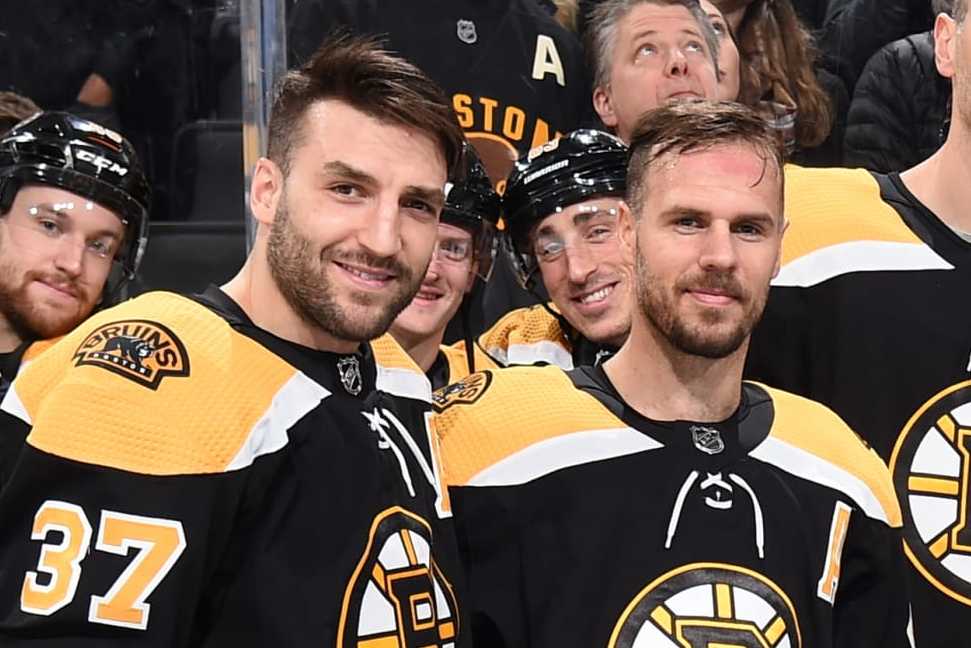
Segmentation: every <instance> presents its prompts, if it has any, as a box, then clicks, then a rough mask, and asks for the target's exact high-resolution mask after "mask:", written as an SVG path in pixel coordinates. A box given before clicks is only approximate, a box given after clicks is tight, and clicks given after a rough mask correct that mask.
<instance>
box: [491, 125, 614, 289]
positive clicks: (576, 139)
mask: <svg viewBox="0 0 971 648" xmlns="http://www.w3.org/2000/svg"><path fill="white" fill-rule="evenodd" d="M626 189H627V146H626V145H625V144H624V143H623V142H622V141H621V140H620V139H618V138H617V137H614V136H613V135H611V134H609V133H605V132H603V131H599V130H592V129H580V130H575V131H573V132H571V133H568V134H567V135H564V136H563V137H561V138H559V139H555V140H551V141H549V142H547V143H546V144H543V145H542V146H538V147H536V148H534V149H533V150H531V151H530V152H529V153H527V154H526V155H525V156H523V157H521V158H519V160H517V161H516V164H515V166H514V167H513V169H512V172H510V174H509V180H508V182H507V183H506V192H505V193H504V194H503V197H502V203H503V219H504V220H505V223H506V231H507V232H508V234H509V237H508V241H509V244H510V245H511V248H512V249H511V250H510V252H511V253H512V256H513V264H514V266H515V268H516V271H517V274H518V275H519V279H520V281H521V282H522V283H523V285H524V286H525V287H527V288H529V287H530V285H531V282H532V279H533V276H534V275H535V272H536V268H537V266H536V258H535V256H534V255H533V250H532V246H531V244H530V240H529V239H530V233H531V232H532V231H533V228H534V227H535V226H536V225H537V224H538V223H539V222H540V221H542V220H543V219H544V218H546V217H547V216H549V215H550V214H553V213H555V212H558V211H562V210H563V209H565V208H566V207H569V206H570V205H573V204H576V203H578V202H583V201H585V200H590V199H592V198H597V197H600V196H619V197H623V195H624V192H625V191H626Z"/></svg>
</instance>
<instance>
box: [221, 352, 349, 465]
mask: <svg viewBox="0 0 971 648" xmlns="http://www.w3.org/2000/svg"><path fill="white" fill-rule="evenodd" d="M328 396H330V392H329V391H327V389H326V388H324V387H323V386H322V385H320V384H318V383H316V382H314V381H313V380H311V379H310V378H308V377H307V376H306V375H304V374H303V373H302V372H299V371H298V372H297V373H295V374H294V375H293V377H292V378H290V380H288V381H287V382H285V383H284V384H283V386H282V387H281V388H280V391H278V392H277V393H276V395H275V396H274V397H273V400H272V401H270V406H269V408H268V409H267V410H266V412H264V413H263V416H261V417H260V419H259V420H258V421H257V422H256V424H255V425H254V426H253V427H252V428H251V429H250V432H249V434H248V435H247V436H246V440H245V441H243V444H242V445H241V446H240V448H239V450H238V451H237V452H236V456H235V457H233V459H232V461H230V462H229V465H228V466H226V470H227V471H230V470H239V469H241V468H246V467H247V466H250V465H252V463H253V461H255V460H256V458H257V457H260V456H263V455H267V454H271V453H274V452H276V451H277V450H279V449H280V448H282V447H284V446H285V445H286V444H287V442H288V441H289V436H288V434H287V433H288V431H289V430H290V428H292V427H293V426H294V424H296V422H297V421H299V420H300V419H302V418H303V417H304V416H306V415H307V414H308V413H309V412H310V411H311V410H313V409H314V408H316V407H317V406H318V405H320V402H321V401H323V400H324V399H325V398H327V397H328Z"/></svg>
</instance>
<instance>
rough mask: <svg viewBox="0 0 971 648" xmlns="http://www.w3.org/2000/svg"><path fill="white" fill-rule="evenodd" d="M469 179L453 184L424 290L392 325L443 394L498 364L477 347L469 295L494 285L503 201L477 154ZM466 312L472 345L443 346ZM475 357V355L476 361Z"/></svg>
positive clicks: (470, 153) (471, 158) (470, 160)
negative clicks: (476, 287) (480, 284)
mask: <svg viewBox="0 0 971 648" xmlns="http://www.w3.org/2000/svg"><path fill="white" fill-rule="evenodd" d="M465 161H466V168H465V170H464V175H463V176H462V177H461V178H459V179H456V180H455V181H454V182H450V183H449V184H448V187H447V192H446V196H445V207H444V208H443V209H442V217H441V220H440V222H439V224H438V239H437V242H436V244H435V253H434V255H433V256H432V262H431V263H430V264H429V266H428V271H427V272H426V273H425V279H424V281H422V284H421V288H420V289H419V291H418V294H417V295H415V298H414V299H412V300H411V303H410V304H409V305H408V307H407V308H405V309H404V310H403V311H401V314H400V315H398V317H397V318H396V319H395V321H394V323H393V324H392V325H391V334H392V335H393V336H394V337H395V339H396V340H397V341H398V343H399V344H401V346H402V347H403V348H404V350H405V351H407V352H408V354H409V355H410V356H411V357H412V359H413V360H414V361H415V362H417V363H418V365H419V366H420V367H421V369H422V371H424V372H425V374H426V375H427V376H428V379H429V380H430V381H431V383H432V389H439V388H441V387H444V386H445V385H447V384H448V383H450V382H455V381H456V380H459V379H460V378H464V377H466V376H467V375H469V373H471V372H473V371H475V370H476V369H477V368H478V369H486V368H489V367H492V368H495V367H496V364H495V363H494V362H493V361H492V359H491V358H489V356H487V355H485V354H484V353H482V351H481V350H480V349H478V348H477V347H476V345H475V344H474V343H473V340H472V336H471V331H470V330H469V322H468V317H467V314H468V310H467V308H468V304H467V302H466V300H465V297H466V295H468V293H469V291H470V290H472V286H473V284H474V282H475V278H476V277H479V278H480V279H482V280H483V281H488V279H489V275H490V274H491V272H492V263H493V261H494V260H495V255H496V246H497V243H498V239H497V238H496V229H495V228H496V222H497V221H498V220H499V195H498V194H496V192H495V190H494V189H493V188H492V183H491V182H490V180H489V176H488V175H487V174H486V171H485V168H484V167H483V166H482V163H481V162H480V161H479V158H478V156H477V155H476V153H475V149H473V148H471V147H467V148H466V152H465ZM460 308H461V309H462V320H463V321H462V324H463V328H464V329H465V337H466V340H464V341H461V342H458V343H457V344H455V345H452V346H446V345H443V344H442V338H443V337H444V336H445V328H446V327H447V326H448V323H449V322H450V321H451V319H452V317H453V316H454V315H455V314H456V313H457V312H459V309H460ZM470 354H474V355H470Z"/></svg>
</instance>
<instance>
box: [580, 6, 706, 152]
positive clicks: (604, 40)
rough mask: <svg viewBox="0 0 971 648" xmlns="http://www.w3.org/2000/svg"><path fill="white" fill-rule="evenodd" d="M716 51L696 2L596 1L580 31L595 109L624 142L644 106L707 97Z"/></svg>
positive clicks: (646, 109) (702, 12)
mask: <svg viewBox="0 0 971 648" xmlns="http://www.w3.org/2000/svg"><path fill="white" fill-rule="evenodd" d="M718 50H719V40H718V35H717V34H716V33H715V30H714V28H713V27H712V25H711V21H710V20H709V19H708V17H707V15H706V14H705V12H704V10H703V9H702V8H701V6H700V5H699V4H698V1H697V0H606V1H605V2H601V3H600V4H599V5H597V7H596V8H595V9H594V10H593V12H592V13H591V15H590V25H589V29H588V31H587V54H588V56H589V57H590V67H591V69H592V70H593V73H594V88H593V106H594V109H595V110H596V111H597V114H598V115H600V119H601V121H603V123H604V125H606V126H607V127H608V128H610V129H611V130H613V131H614V132H615V133H616V134H617V136H618V137H620V138H621V139H622V140H624V141H627V140H629V138H630V133H631V130H632V129H633V127H634V124H635V123H636V121H637V119H638V118H639V117H640V115H641V114H642V113H644V112H646V111H648V110H650V109H651V108H656V107H658V106H661V105H663V104H665V103H667V102H669V101H672V100H678V99H688V98H714V97H715V96H716V94H717V93H718Z"/></svg>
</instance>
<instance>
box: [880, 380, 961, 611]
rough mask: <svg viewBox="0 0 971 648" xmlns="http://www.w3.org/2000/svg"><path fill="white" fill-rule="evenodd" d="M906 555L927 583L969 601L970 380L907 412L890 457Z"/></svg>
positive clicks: (957, 598)
mask: <svg viewBox="0 0 971 648" xmlns="http://www.w3.org/2000/svg"><path fill="white" fill-rule="evenodd" d="M890 469H891V470H892V471H893V481H894V488H895V489H896V491H897V499H899V500H900V510H901V513H903V521H904V549H905V551H906V552H907V557H908V558H909V559H910V561H911V562H912V563H913V564H914V566H915V567H916V568H917V570H918V571H919V572H920V573H921V575H923V577H924V578H925V579H927V581H928V582H930V583H931V584H932V585H933V586H934V587H936V588H937V589H939V590H940V591H941V592H943V593H944V594H946V595H947V596H949V597H951V598H952V599H955V600H957V601H960V602H962V603H964V604H965V605H971V520H969V515H971V514H969V511H968V507H969V502H971V485H969V471H971V381H967V382H962V383H959V384H957V385H953V386H951V387H948V388H947V389H945V390H944V391H942V392H940V393H939V394H936V395H935V396H934V397H933V398H931V399H930V400H929V401H927V402H926V403H925V404H924V405H923V406H922V407H921V408H920V409H919V410H917V412H916V413H915V414H914V416H913V417H911V419H910V421H908V422H907V425H906V426H905V427H904V429H903V432H901V434H900V436H899V437H898V439H897V444H896V446H895V447H894V450H893V454H892V455H891V457H890Z"/></svg>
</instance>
